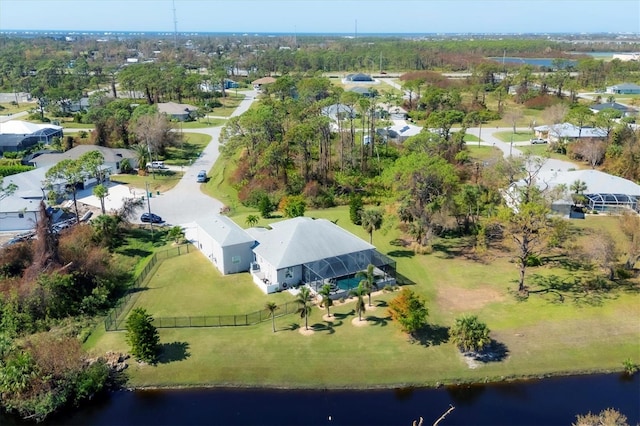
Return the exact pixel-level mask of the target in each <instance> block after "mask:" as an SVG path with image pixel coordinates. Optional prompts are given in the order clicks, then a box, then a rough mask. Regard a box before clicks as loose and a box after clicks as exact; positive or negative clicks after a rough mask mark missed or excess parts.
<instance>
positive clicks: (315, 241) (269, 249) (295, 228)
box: [247, 217, 375, 269]
mask: <svg viewBox="0 0 640 426" xmlns="http://www.w3.org/2000/svg"><path fill="white" fill-rule="evenodd" d="M271 228H272V229H270V230H266V229H264V228H262V229H261V228H251V229H248V230H247V232H248V233H249V234H251V235H252V236H253V237H254V238H255V239H256V240H257V241H258V245H257V247H255V248H254V249H253V251H254V252H255V253H256V254H257V255H259V256H260V257H262V258H263V259H264V260H266V261H267V262H269V263H270V264H271V265H273V266H274V267H275V268H276V269H282V268H286V267H290V266H297V265H302V264H304V263H307V262H312V261H315V260H321V259H327V258H330V257H333V256H340V255H343V254H348V253H355V252H359V251H364V250H371V249H375V247H374V246H372V245H371V244H369V243H367V242H366V241H364V240H362V239H361V238H358V237H356V236H355V235H353V234H352V233H350V232H348V231H346V230H344V229H342V228H341V227H339V226H338V225H336V224H334V223H333V222H331V221H329V220H326V219H315V220H314V219H312V218H309V217H296V218H293V219H288V220H283V221H281V222H276V223H273V224H272V225H271Z"/></svg>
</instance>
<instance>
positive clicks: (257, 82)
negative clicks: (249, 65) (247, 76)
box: [251, 77, 276, 91]
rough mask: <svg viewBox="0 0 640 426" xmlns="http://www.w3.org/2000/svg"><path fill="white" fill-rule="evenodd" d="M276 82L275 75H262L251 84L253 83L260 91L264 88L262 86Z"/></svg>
mask: <svg viewBox="0 0 640 426" xmlns="http://www.w3.org/2000/svg"><path fill="white" fill-rule="evenodd" d="M275 82H276V79H275V78H273V77H262V78H259V79H257V80H253V81H252V82H251V84H252V85H253V88H254V89H256V90H257V91H260V90H262V86H264V85H266V84H273V83H275Z"/></svg>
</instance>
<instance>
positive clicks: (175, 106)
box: [157, 102, 198, 121]
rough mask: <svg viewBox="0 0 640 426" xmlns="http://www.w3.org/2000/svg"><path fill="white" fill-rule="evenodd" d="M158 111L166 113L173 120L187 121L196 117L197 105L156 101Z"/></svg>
mask: <svg viewBox="0 0 640 426" xmlns="http://www.w3.org/2000/svg"><path fill="white" fill-rule="evenodd" d="M157 105H158V112H159V113H161V114H166V115H167V116H169V117H170V118H171V119H173V120H178V121H189V120H193V119H195V118H196V116H195V113H196V111H197V110H198V107H196V106H193V105H189V104H179V103H176V102H161V103H158V104H157Z"/></svg>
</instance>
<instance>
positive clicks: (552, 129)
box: [533, 123, 607, 142]
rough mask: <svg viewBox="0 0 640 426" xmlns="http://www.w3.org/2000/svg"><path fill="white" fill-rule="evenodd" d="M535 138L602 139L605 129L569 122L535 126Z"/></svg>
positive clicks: (605, 134) (550, 139) (551, 139)
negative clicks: (580, 125)
mask: <svg viewBox="0 0 640 426" xmlns="http://www.w3.org/2000/svg"><path fill="white" fill-rule="evenodd" d="M533 130H534V132H535V135H536V138H541V139H548V140H549V141H550V142H557V141H559V140H561V139H565V140H567V139H568V140H575V139H604V138H606V137H607V130H606V129H602V128H599V127H578V126H576V125H574V124H571V123H560V124H552V125H549V126H547V125H544V126H537V127H534V128H533Z"/></svg>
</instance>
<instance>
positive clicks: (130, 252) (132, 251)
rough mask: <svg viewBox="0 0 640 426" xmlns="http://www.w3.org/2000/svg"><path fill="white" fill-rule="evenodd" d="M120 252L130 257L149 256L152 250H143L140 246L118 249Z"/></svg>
mask: <svg viewBox="0 0 640 426" xmlns="http://www.w3.org/2000/svg"><path fill="white" fill-rule="evenodd" d="M118 253H120V254H121V255H123V256H128V257H147V256H149V255H150V254H151V253H152V252H150V251H149V250H142V249H139V248H126V249H124V250H118Z"/></svg>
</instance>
